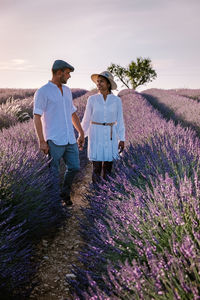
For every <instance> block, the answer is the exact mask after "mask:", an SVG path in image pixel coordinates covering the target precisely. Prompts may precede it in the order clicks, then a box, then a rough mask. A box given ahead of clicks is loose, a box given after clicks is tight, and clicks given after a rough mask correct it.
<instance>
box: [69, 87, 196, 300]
mask: <svg viewBox="0 0 200 300" xmlns="http://www.w3.org/2000/svg"><path fill="white" fill-rule="evenodd" d="M120 97H121V98H122V101H123V107H124V114H125V121H126V129H127V140H128V142H130V144H129V146H128V147H127V149H126V151H125V152H124V154H123V157H122V158H121V159H120V160H119V161H118V162H116V165H115V170H116V172H115V174H113V176H112V178H110V181H109V182H102V183H101V184H99V186H97V188H96V190H94V189H91V190H90V193H89V196H88V197H87V198H88V200H89V203H90V207H89V208H88V209H86V210H85V215H86V220H84V221H83V222H82V223H81V227H82V228H83V229H82V233H83V236H84V238H85V240H86V241H87V243H88V246H87V247H86V249H84V250H83V252H82V253H81V254H80V259H81V261H82V263H83V265H84V266H85V268H84V269H83V268H82V269H78V268H75V269H74V273H75V275H76V280H73V281H71V284H72V287H73V289H72V291H74V299H77V300H78V299H83V300H88V299H94V300H95V299H98V300H101V299H102V300H105V299H107V300H108V299H112V300H115V299H116V300H117V299H127V300H129V299H138V300H139V299H145V300H146V299H159V300H161V299H162V300H164V299H199V295H200V261H199V250H200V232H199V220H200V207H199V197H200V186H199V175H200V174H199V162H200V141H199V139H198V138H197V137H196V135H195V132H193V131H192V130H191V129H188V128H187V129H184V128H182V127H181V126H180V125H177V126H175V125H174V123H173V122H172V121H170V122H167V121H165V120H164V119H163V118H162V117H161V115H160V114H159V113H158V112H157V111H155V110H154V109H153V108H152V106H151V105H149V104H148V102H147V101H146V100H145V99H144V98H143V97H142V96H141V95H139V94H137V93H135V92H134V91H132V90H129V91H128V90H125V91H123V92H121V93H120Z"/></svg>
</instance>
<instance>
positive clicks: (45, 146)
mask: <svg viewBox="0 0 200 300" xmlns="http://www.w3.org/2000/svg"><path fill="white" fill-rule="evenodd" d="M40 150H41V151H42V152H44V154H48V153H49V146H48V144H47V142H45V141H44V142H40Z"/></svg>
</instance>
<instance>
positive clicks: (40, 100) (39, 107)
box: [33, 89, 47, 115]
mask: <svg viewBox="0 0 200 300" xmlns="http://www.w3.org/2000/svg"><path fill="white" fill-rule="evenodd" d="M46 105H47V97H45V96H44V93H43V92H42V90H40V89H39V90H37V91H36V92H35V94H34V105H33V114H37V115H42V114H43V113H44V111H45V110H46Z"/></svg>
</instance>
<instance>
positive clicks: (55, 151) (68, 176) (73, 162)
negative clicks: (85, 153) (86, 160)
mask: <svg viewBox="0 0 200 300" xmlns="http://www.w3.org/2000/svg"><path fill="white" fill-rule="evenodd" d="M47 142H48V145H49V156H50V158H51V159H52V160H51V162H50V169H51V171H52V173H53V176H54V179H55V183H56V184H57V186H59V173H60V160H61V158H63V160H64V162H65V166H66V172H65V175H64V181H63V185H62V188H61V193H60V194H61V197H65V196H69V195H70V191H71V185H72V182H73V179H74V177H75V175H76V173H77V172H78V171H79V170H80V160H79V150H78V145H77V143H75V144H67V145H64V146H58V145H56V144H54V143H53V142H52V141H51V140H48V141H47Z"/></svg>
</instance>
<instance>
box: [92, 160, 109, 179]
mask: <svg viewBox="0 0 200 300" xmlns="http://www.w3.org/2000/svg"><path fill="white" fill-rule="evenodd" d="M92 163H93V172H92V182H93V183H96V182H98V181H99V179H100V177H101V172H102V170H103V179H105V180H106V179H107V175H110V174H111V171H112V165H113V162H112V161H93V162H92Z"/></svg>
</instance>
